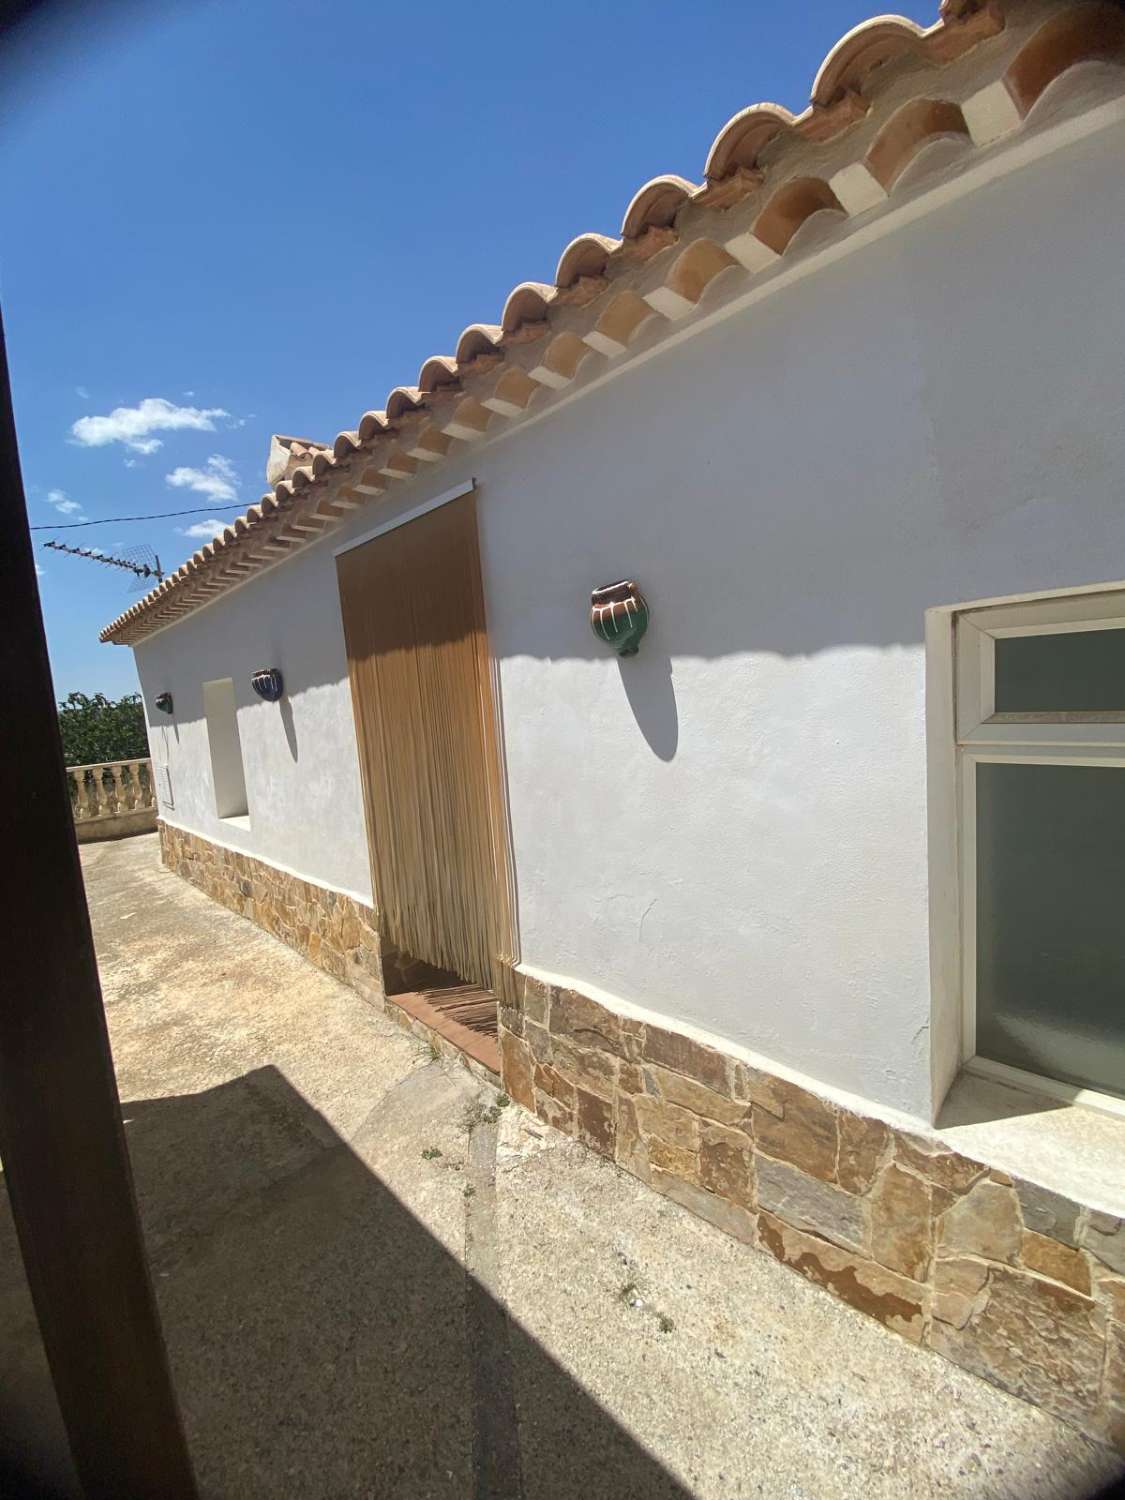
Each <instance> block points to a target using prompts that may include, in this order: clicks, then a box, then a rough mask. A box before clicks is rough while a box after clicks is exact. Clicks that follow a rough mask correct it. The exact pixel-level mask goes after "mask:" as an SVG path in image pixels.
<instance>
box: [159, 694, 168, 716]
mask: <svg viewBox="0 0 1125 1500" xmlns="http://www.w3.org/2000/svg"><path fill="white" fill-rule="evenodd" d="M156 707H157V708H158V709H159V710H160V712H161V713H162V714H170V713H171V712H172V694H171V693H157V695H156Z"/></svg>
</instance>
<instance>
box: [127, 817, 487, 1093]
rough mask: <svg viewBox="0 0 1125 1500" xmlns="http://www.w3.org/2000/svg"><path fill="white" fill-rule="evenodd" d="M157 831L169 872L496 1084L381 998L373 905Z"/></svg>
mask: <svg viewBox="0 0 1125 1500" xmlns="http://www.w3.org/2000/svg"><path fill="white" fill-rule="evenodd" d="M156 826H157V832H158V833H159V835H160V857H161V860H162V861H163V863H164V864H165V865H166V866H167V867H168V869H169V870H171V871H173V872H174V873H175V874H176V875H180V876H182V877H183V879H185V880H188V881H190V882H191V884H192V885H195V886H198V887H199V889H200V890H201V891H204V892H205V893H206V894H207V895H208V896H211V897H212V898H213V899H214V900H216V901H218V902H220V903H221V904H222V905H223V906H226V907H228V908H229V909H230V910H231V911H233V912H236V913H237V914H238V915H239V916H241V917H248V918H249V919H250V921H251V922H256V923H257V924H258V926H259V927H261V928H263V929H264V930H265V931H266V932H268V933H270V934H271V935H272V936H273V937H276V938H280V940H281V941H282V942H283V943H285V944H287V945H288V946H289V947H290V948H293V949H295V950H296V952H298V953H299V954H300V955H301V957H302V958H307V959H309V960H310V962H312V963H314V964H316V966H317V967H318V968H320V969H323V970H324V971H325V973H327V974H331V975H332V976H333V978H335V979H342V980H343V981H344V983H345V984H349V985H351V987H352V988H353V989H354V990H356V991H358V993H359V994H360V995H362V996H363V998H364V999H365V1000H367V1001H368V1002H369V1003H370V1004H372V1005H373V1006H375V1007H376V1009H378V1010H381V1011H382V1012H383V1013H384V1015H386V1016H388V1017H389V1018H390V1019H391V1020H393V1021H396V1022H397V1023H398V1024H399V1025H400V1026H401V1027H402V1028H403V1029H404V1030H406V1031H409V1032H411V1033H412V1034H413V1035H414V1036H416V1037H417V1038H418V1039H419V1040H420V1041H423V1042H426V1043H427V1044H428V1046H429V1047H430V1048H431V1050H432V1051H433V1052H435V1053H438V1054H440V1055H441V1056H442V1057H444V1058H448V1059H450V1060H454V1061H457V1062H459V1063H461V1064H462V1065H463V1066H464V1067H466V1068H468V1070H469V1071H470V1072H471V1073H474V1074H476V1075H477V1076H478V1077H479V1078H481V1079H483V1080H484V1081H486V1082H488V1083H495V1082H496V1077H495V1074H493V1073H491V1072H490V1071H489V1070H488V1069H487V1068H485V1067H483V1066H482V1065H481V1064H480V1063H479V1062H477V1060H476V1059H475V1058H471V1057H467V1056H466V1055H465V1053H463V1052H462V1051H461V1049H460V1048H459V1047H456V1046H455V1045H454V1044H453V1043H452V1042H450V1041H448V1040H447V1039H446V1038H445V1037H444V1036H441V1035H440V1034H439V1033H437V1032H435V1031H434V1030H433V1029H432V1028H431V1027H429V1026H427V1025H426V1024H425V1023H424V1022H422V1021H420V1020H418V1019H417V1018H416V1017H414V1016H411V1015H409V1014H408V1013H407V1012H406V1011H405V1010H403V1008H402V1007H401V1006H400V1005H396V1004H395V1001H394V997H393V996H388V995H387V994H386V991H385V989H384V986H383V963H382V953H381V946H380V938H379V920H378V915H377V913H376V912H375V910H374V909H373V908H372V907H370V906H366V905H365V904H364V903H363V902H362V901H357V900H355V898H354V897H352V896H345V895H343V894H342V893H341V892H340V891H330V890H328V889H327V888H326V887H324V886H321V885H316V884H315V883H314V882H313V881H311V880H302V879H301V877H300V876H299V875H290V874H289V872H288V871H286V870H279V869H278V868H277V866H276V865H270V864H267V863H266V862H265V861H264V860H261V859H255V857H254V856H253V855H252V854H243V853H241V852H239V851H238V850H237V849H228V848H225V847H224V846H223V845H222V844H214V843H212V842H211V840H210V839H205V838H202V837H201V836H200V835H199V834H197V833H189V832H188V831H187V829H184V828H177V827H175V825H174V824H171V823H166V822H165V821H164V820H163V819H159V820H158V821H157V825H156Z"/></svg>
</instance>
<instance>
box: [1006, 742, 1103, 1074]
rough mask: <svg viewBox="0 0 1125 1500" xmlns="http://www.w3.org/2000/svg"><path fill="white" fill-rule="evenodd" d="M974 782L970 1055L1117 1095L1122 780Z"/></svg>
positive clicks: (1073, 775)
mask: <svg viewBox="0 0 1125 1500" xmlns="http://www.w3.org/2000/svg"><path fill="white" fill-rule="evenodd" d="M976 775H977V1052H978V1054H979V1055H980V1056H982V1057H988V1058H991V1059H993V1061H995V1062H1002V1063H1008V1064H1010V1066H1012V1067H1015V1068H1025V1069H1027V1070H1028V1071H1029V1072H1032V1073H1042V1074H1043V1075H1045V1076H1046V1077H1049V1078H1058V1079H1062V1080H1063V1081H1064V1082H1067V1083H1076V1084H1079V1085H1080V1086H1082V1087H1084V1088H1092V1089H1097V1090H1099V1091H1100V1092H1102V1093H1111V1094H1121V1095H1125V770H1122V769H1119V768H1117V767H1103V766H1029V765H1015V764H1011V763H1006V764H995V765H978V766H977V772H976Z"/></svg>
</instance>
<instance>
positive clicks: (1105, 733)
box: [953, 585, 1125, 1115]
mask: <svg viewBox="0 0 1125 1500" xmlns="http://www.w3.org/2000/svg"><path fill="white" fill-rule="evenodd" d="M953 629H954V684H955V703H954V738H955V747H956V751H955V760H956V769H955V775H956V783H957V798H956V801H957V808H958V818H957V821H958V835H959V836H958V844H959V865H960V871H959V874H960V900H959V903H958V905H959V909H960V918H961V920H960V929H961V931H960V937H961V941H960V987H961V1065H962V1067H963V1068H964V1069H965V1070H966V1071H967V1072H970V1073H975V1074H980V1075H982V1076H984V1077H987V1078H995V1079H998V1080H1000V1081H1002V1082H1006V1083H1011V1084H1015V1085H1016V1086H1018V1087H1021V1088H1029V1089H1033V1090H1035V1091H1036V1092H1038V1093H1043V1094H1048V1095H1050V1096H1052V1097H1054V1098H1059V1099H1065V1100H1067V1101H1068V1102H1070V1103H1074V1104H1083V1105H1088V1106H1091V1107H1093V1108H1095V1109H1100V1110H1104V1111H1106V1112H1107V1113H1109V1114H1114V1115H1125V1099H1118V1098H1115V1097H1114V1096H1113V1095H1111V1094H1102V1093H1099V1092H1097V1091H1096V1090H1094V1089H1084V1088H1079V1087H1078V1086H1077V1085H1074V1084H1069V1083H1064V1082H1063V1081H1061V1080H1060V1079H1055V1078H1048V1077H1043V1076H1042V1075H1040V1074H1038V1073H1031V1072H1027V1071H1025V1070H1024V1069H1022V1068H1013V1067H1010V1066H1009V1065H1008V1064H1006V1063H999V1062H994V1061H993V1060H992V1059H991V1058H986V1057H979V1056H978V1055H977V1052H976V1029H977V1027H976V1022H977V1014H976V976H977V962H976V961H977V951H976V950H977V943H976V939H977V920H976V883H977V847H976V830H977V805H976V770H977V766H978V765H980V764H982V763H992V764H996V763H1003V764H1023V765H1068V766H1106V765H1109V766H1120V767H1123V768H1125V713H1120V714H1109V713H1088V714H1087V713H1029V714H998V713H997V712H996V696H995V688H996V675H995V660H996V641H997V640H998V639H999V638H1002V637H1006V636H1018V635H1055V634H1059V633H1062V632H1067V631H1080V630H1106V629H1112V630H1125V587H1123V586H1122V585H1115V586H1114V587H1113V588H1112V589H1105V590H1102V589H1100V590H1097V591H1096V592H1092V593H1091V592H1089V591H1086V592H1074V593H1067V594H1051V595H1046V596H1043V597H1040V598H1038V599H1020V600H1016V601H1010V602H998V603H995V604H985V605H983V606H973V607H972V608H967V609H963V610H960V611H957V612H956V614H955V617H954V622H953Z"/></svg>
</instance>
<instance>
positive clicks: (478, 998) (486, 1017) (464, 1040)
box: [387, 985, 500, 1083]
mask: <svg viewBox="0 0 1125 1500" xmlns="http://www.w3.org/2000/svg"><path fill="white" fill-rule="evenodd" d="M387 1004H388V1005H389V1006H390V1005H397V1006H398V1007H399V1008H400V1009H401V1010H404V1011H405V1012H406V1014H407V1015H408V1016H412V1017H413V1019H414V1020H416V1021H421V1023H422V1025H423V1026H425V1027H427V1028H428V1030H430V1031H434V1032H436V1033H437V1035H438V1036H440V1037H443V1038H444V1039H445V1040H446V1041H447V1042H450V1043H451V1044H452V1045H453V1046H454V1047H456V1048H457V1049H458V1051H460V1052H464V1053H465V1054H466V1056H467V1057H471V1058H472V1059H473V1061H474V1062H478V1063H480V1065H481V1067H483V1068H487V1069H488V1071H489V1072H490V1073H493V1074H495V1076H496V1081H497V1083H499V1081H500V1046H499V1042H498V1040H497V1029H498V1028H497V1003H496V996H495V995H494V994H493V993H492V992H491V990H482V989H477V988H476V987H475V986H472V985H464V986H458V987H456V988H453V989H441V990H411V991H407V992H406V993H405V994H401V995H388V996H387Z"/></svg>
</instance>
